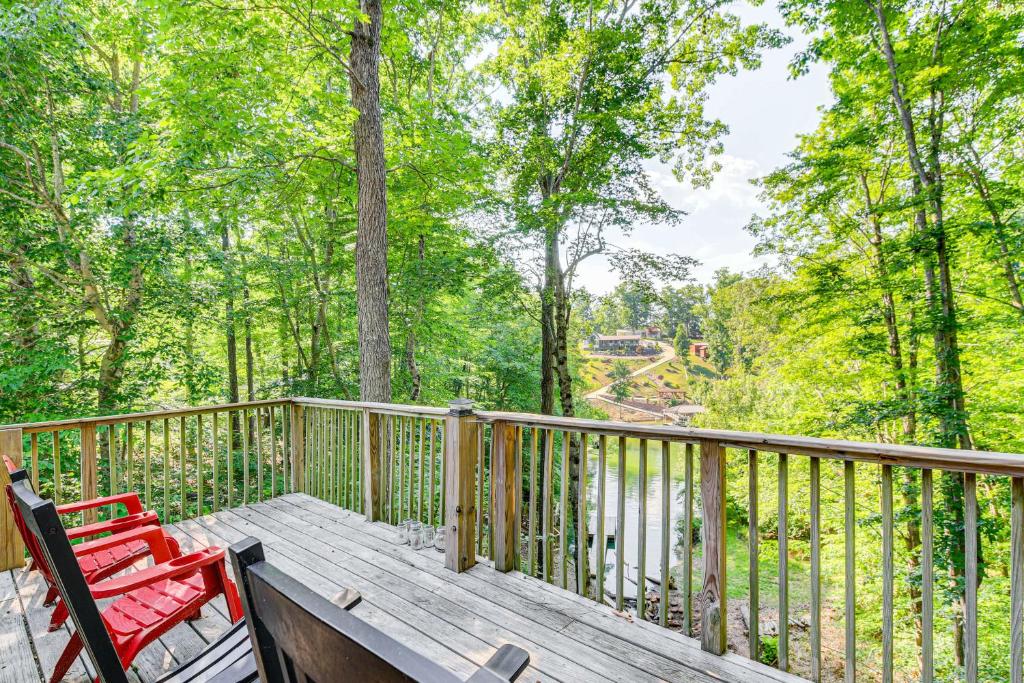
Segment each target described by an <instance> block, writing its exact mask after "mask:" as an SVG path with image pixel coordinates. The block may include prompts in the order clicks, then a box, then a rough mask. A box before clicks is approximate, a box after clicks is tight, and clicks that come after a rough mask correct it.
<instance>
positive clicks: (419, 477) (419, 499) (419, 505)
mask: <svg viewBox="0 0 1024 683" xmlns="http://www.w3.org/2000/svg"><path fill="white" fill-rule="evenodd" d="M424 422H426V420H425V419H424V418H422V417H421V418H420V438H419V443H418V445H417V449H418V450H417V456H418V459H417V462H416V485H417V488H418V491H417V495H416V519H418V520H420V522H427V520H426V519H424V518H423V451H424V448H423V432H424V429H425V427H426V426H425V425H424V424H423V423H424ZM428 523H432V522H428Z"/></svg>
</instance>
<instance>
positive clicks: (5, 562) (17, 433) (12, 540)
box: [0, 429, 36, 576]
mask: <svg viewBox="0 0 1024 683" xmlns="http://www.w3.org/2000/svg"><path fill="white" fill-rule="evenodd" d="M22 448H23V445H22V433H21V430H20V429H4V430H0V456H4V455H6V456H7V457H9V458H10V459H11V460H13V461H14V464H15V465H19V466H20V465H21V457H22ZM32 464H33V466H35V465H36V463H32ZM10 483H11V478H10V476H8V474H7V468H6V467H0V490H6V489H5V487H6V486H7V485H8V484H10ZM24 564H25V544H24V542H23V541H22V540H21V534H20V533H19V532H18V527H17V526H15V524H14V517H13V515H12V514H11V506H10V505H8V504H7V501H6V500H4V502H3V504H2V505H0V570H8V569H13V568H15V567H21V566H22V565H24ZM6 575H7V576H9V573H8V574H6Z"/></svg>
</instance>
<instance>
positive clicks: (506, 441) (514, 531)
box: [491, 422, 519, 572]
mask: <svg viewBox="0 0 1024 683" xmlns="http://www.w3.org/2000/svg"><path fill="white" fill-rule="evenodd" d="M491 440H492V441H493V443H494V451H493V455H492V457H491V505H492V508H493V510H494V519H493V520H492V524H493V525H494V526H495V530H494V568H495V569H497V570H498V571H499V572H507V571H511V570H513V569H518V567H517V566H516V551H515V549H516V546H517V545H518V544H519V529H518V528H517V527H516V508H517V507H518V506H519V504H518V502H517V496H516V491H517V490H518V488H519V480H517V479H516V428H515V427H514V426H512V425H510V424H508V423H506V422H495V423H494V424H493V425H492V427H491Z"/></svg>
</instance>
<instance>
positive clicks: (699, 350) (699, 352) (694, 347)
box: [690, 342, 710, 360]
mask: <svg viewBox="0 0 1024 683" xmlns="http://www.w3.org/2000/svg"><path fill="white" fill-rule="evenodd" d="M690 353H691V354H693V355H694V356H697V358H700V359H702V360H707V359H708V356H709V355H710V354H709V353H708V345H707V344H705V343H704V342H692V343H691V344H690Z"/></svg>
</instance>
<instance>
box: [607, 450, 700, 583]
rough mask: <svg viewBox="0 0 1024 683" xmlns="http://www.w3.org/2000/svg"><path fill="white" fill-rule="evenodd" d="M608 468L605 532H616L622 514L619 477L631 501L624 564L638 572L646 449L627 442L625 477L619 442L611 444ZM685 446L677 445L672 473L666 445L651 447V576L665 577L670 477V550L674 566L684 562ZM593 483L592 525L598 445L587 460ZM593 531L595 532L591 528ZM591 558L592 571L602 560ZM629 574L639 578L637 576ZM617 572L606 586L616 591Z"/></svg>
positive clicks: (648, 525) (611, 554) (611, 557)
mask: <svg viewBox="0 0 1024 683" xmlns="http://www.w3.org/2000/svg"><path fill="white" fill-rule="evenodd" d="M607 448H608V450H607V468H606V472H605V501H606V502H605V511H604V513H605V518H606V520H607V521H606V523H605V527H606V529H605V531H606V533H614V526H611V525H612V524H613V519H614V517H615V515H616V514H617V510H618V490H619V488H618V487H619V477H620V476H623V474H624V476H625V477H626V487H625V490H626V500H625V524H626V526H625V542H624V544H623V546H624V548H623V561H624V562H625V563H626V564H627V565H629V566H632V567H634V568H635V567H636V565H637V559H638V549H639V543H638V534H639V524H640V480H641V477H640V444H639V442H638V441H636V440H634V439H629V440H627V442H626V466H625V472H624V473H620V472H619V453H618V440H617V439H608V447H607ZM685 448H686V447H685V445H683V444H675V443H674V444H671V451H670V458H669V463H670V467H669V471H668V472H667V473H666V472H663V471H662V454H661V443H660V442H649V443H648V446H647V486H646V493H647V518H646V520H647V521H646V525H645V526H646V530H647V543H646V553H645V557H646V564H647V571H646V573H647V575H648V576H652V577H659V574H660V571H661V569H660V564H661V530H662V523H663V520H662V517H663V506H662V503H663V500H664V498H663V493H662V480H663V477H664V476H666V475H667V476H668V477H669V501H668V503H669V515H668V516H669V519H668V523H669V525H670V526H669V528H670V529H671V533H670V537H669V538H670V540H669V543H670V546H671V547H670V550H669V564H670V565H671V566H676V565H677V564H679V563H680V562H682V547H681V545H680V543H681V537H680V535H679V532H678V531H677V526H678V524H679V522H680V520H681V519H682V517H683V490H684V488H685V481H686V477H685V474H686V470H685V467H686V465H685ZM694 464H695V465H698V466H699V458H697V457H696V456H695V457H694ZM587 465H588V467H587V482H588V493H587V501H588V509H589V510H590V511H591V514H590V518H591V520H593V519H595V517H594V513H595V512H596V511H597V488H598V452H597V446H596V444H592V446H591V449H590V452H589V453H588V458H587ZM697 496H699V490H696V489H695V491H694V498H695V501H694V515H697V514H698V513H697V509H696V508H697V504H696V498H697ZM590 531H591V532H593V531H594V529H590ZM593 555H594V553H591V556H592V558H591V566H592V569H593V568H595V567H596V561H597V558H596V557H593ZM608 560H609V562H613V561H614V551H613V552H609V553H608ZM627 575H633V576H635V569H634V571H633V572H627ZM614 582H615V574H614V569H612V570H611V571H610V572H608V573H607V574H606V579H605V585H606V586H611V587H614V585H615V583H614Z"/></svg>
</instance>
